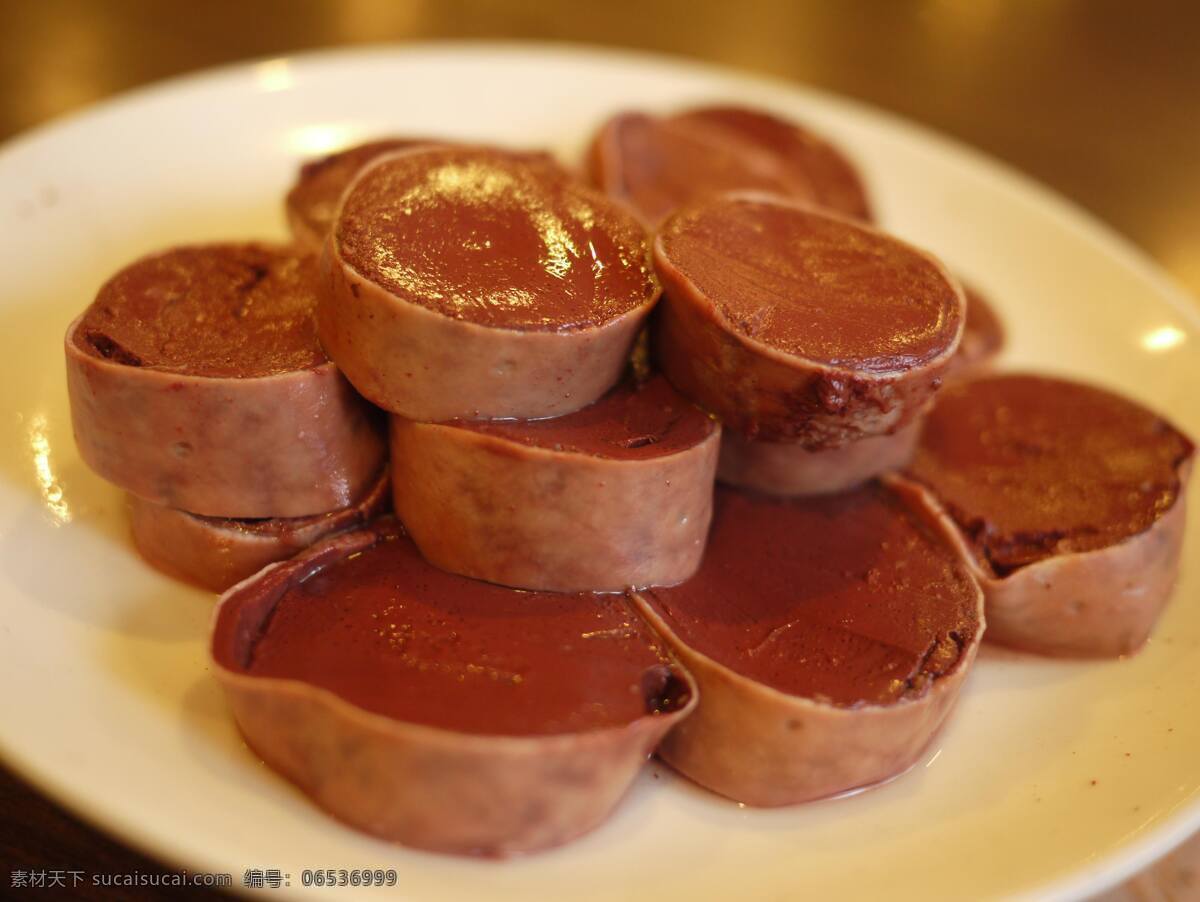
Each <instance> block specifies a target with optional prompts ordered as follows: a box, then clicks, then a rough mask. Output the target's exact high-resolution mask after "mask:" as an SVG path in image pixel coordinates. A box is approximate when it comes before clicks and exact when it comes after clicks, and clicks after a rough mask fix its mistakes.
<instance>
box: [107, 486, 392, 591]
mask: <svg viewBox="0 0 1200 902" xmlns="http://www.w3.org/2000/svg"><path fill="white" fill-rule="evenodd" d="M390 485H391V484H390V482H389V481H388V477H387V471H386V470H384V471H382V472H381V473H380V475H379V478H378V479H376V480H375V484H374V485H372V486H371V487H370V489H369V490H368V491H367V493H366V495H364V496H363V497H362V498H359V499H358V500H357V501H356V502H355V503H354V504H352V505H351V506H350V507H343V508H340V509H339V510H335V511H330V512H329V513H327V514H317V515H316V516H312V517H294V518H286V519H284V518H278V517H277V518H274V519H267V520H233V519H229V518H226V517H202V516H200V515H199V514H190V513H188V512H187V511H181V510H179V509H178V508H174V507H164V506H163V505H161V504H152V503H151V502H149V501H144V500H142V499H141V498H139V497H138V496H137V495H129V496H127V499H126V500H127V503H128V507H129V522H130V526H131V528H132V532H133V542H134V545H136V546H137V550H138V551H139V552H140V553H141V555H142V557H144V558H145V559H146V560H147V561H148V562H149V563H150V564H151V565H152V566H154V567H156V568H158V569H159V570H161V571H163V572H164V573H166V574H167V575H168V576H172V577H174V578H176V579H182V580H184V581H185V582H189V583H192V584H193V585H196V586H199V587H200V588H202V589H208V590H209V591H212V592H224V591H225V590H226V589H228V588H229V587H230V586H232V585H234V584H235V583H239V582H241V581H242V580H243V579H245V578H246V577H248V576H252V575H253V574H255V573H257V572H258V571H259V570H261V569H262V568H263V567H265V566H267V564H273V563H275V562H276V561H282V560H284V559H285V558H289V557H292V556H293V555H294V554H296V553H297V552H298V551H302V550H303V549H305V548H307V547H308V546H310V545H312V544H314V543H315V542H317V541H319V540H320V539H323V538H325V537H326V536H330V535H333V534H334V533H338V532H344V531H346V530H347V529H353V528H355V527H357V526H362V525H363V524H364V523H366V522H367V521H368V520H370V519H372V518H373V517H375V516H377V515H379V514H381V513H383V511H385V510H386V509H387V508H388V506H389V504H390V502H391V491H390Z"/></svg>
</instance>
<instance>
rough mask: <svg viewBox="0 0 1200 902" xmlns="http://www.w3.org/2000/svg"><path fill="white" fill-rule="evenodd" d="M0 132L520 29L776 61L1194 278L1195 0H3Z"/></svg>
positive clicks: (520, 33)
mask: <svg viewBox="0 0 1200 902" xmlns="http://www.w3.org/2000/svg"><path fill="white" fill-rule="evenodd" d="M0 22H2V23H3V28H0V140H2V139H4V138H7V137H9V136H11V135H14V134H16V133H18V132H20V131H22V130H24V129H27V128H30V127H32V126H35V125H37V124H38V123H40V122H44V121H46V120H48V119H51V118H53V117H54V116H58V115H61V114H63V113H66V112H69V111H71V110H74V109H79V108H81V107H83V106H86V105H87V104H90V103H93V102H95V101H97V100H101V99H103V98H105V97H108V96H111V95H113V94H117V93H119V92H121V91H124V90H127V89H129V88H132V87H136V86H138V85H142V84H145V83H147V82H151V81H156V80H158V79H162V78H166V77H169V76H172V75H176V74H179V73H183V72H190V71H194V70H198V69H203V68H206V67H209V66H214V65H219V64H222V63H228V62H232V61H236V60H243V59H247V58H252V57H262V56H276V55H282V54H287V53H293V52H296V51H303V50H307V49H311V48H318V47H326V46H339V45H340V46H347V45H356V44H367V43H377V42H387V41H408V40H426V39H468V40H469V39H485V38H508V39H535V40H550V41H573V42H587V43H591V44H602V45H610V46H619V47H630V48H638V49H645V50H654V51H661V52H666V53H671V54H678V55H682V56H687V57H693V58H699V59H704V60H710V61H712V62H717V63H722V64H725V65H730V66H736V67H738V68H742V69H747V70H752V71H755V72H760V73H767V74H771V75H776V76H781V77H783V78H787V79H791V80H795V81H799V82H803V83H805V84H808V85H812V86H816V87H819V88H824V89H827V90H830V91H834V92H837V93H839V94H843V95H846V96H849V97H853V98H856V99H858V100H862V101H865V102H867V103H870V104H873V105H875V106H878V107H882V108H884V109H888V110H891V111H893V112H895V113H898V114H900V115H903V116H906V117H909V118H911V119H914V120H916V121H918V122H921V123H923V124H925V125H928V126H930V127H932V128H935V129H937V130H939V131H943V132H946V133H948V134H951V135H954V136H955V137H957V138H960V139H961V140H963V141H966V142H967V143H969V144H972V145H975V146H976V147H978V148H980V149H982V150H984V151H986V152H988V153H990V154H993V155H994V156H997V157H999V158H1001V159H1003V160H1005V161H1007V162H1009V163H1010V164H1012V165H1014V166H1016V167H1018V168H1019V169H1022V170H1024V171H1025V172H1027V173H1029V174H1030V175H1032V176H1033V177H1035V178H1037V179H1039V180H1041V181H1044V182H1046V183H1048V184H1050V185H1051V186H1053V187H1054V188H1056V189H1057V190H1058V191H1060V192H1062V193H1063V194H1066V195H1067V196H1068V197H1070V198H1072V199H1073V200H1075V201H1077V202H1078V203H1080V204H1082V205H1083V206H1084V207H1087V208H1088V209H1090V210H1091V211H1092V212H1094V213H1096V214H1097V215H1099V216H1100V217H1101V218H1102V219H1104V220H1106V221H1107V222H1109V223H1110V224H1112V225H1113V226H1115V227H1116V228H1117V229H1118V230H1119V231H1121V232H1123V233H1125V234H1126V235H1127V236H1128V237H1130V238H1132V239H1133V240H1134V241H1135V242H1136V243H1137V244H1139V245H1141V246H1142V247H1143V248H1144V249H1146V250H1147V251H1149V252H1150V254H1151V255H1153V256H1154V257H1155V258H1156V259H1157V260H1158V261H1159V262H1160V263H1161V264H1162V265H1163V266H1164V267H1166V268H1167V269H1168V270H1169V271H1171V272H1172V273H1173V274H1174V275H1175V276H1176V277H1177V278H1178V279H1179V281H1181V282H1182V283H1183V284H1184V285H1185V286H1186V287H1188V288H1189V289H1190V290H1191V292H1192V294H1193V295H1200V3H1197V2H1196V0H1141V2H1137V3H1132V2H1130V0H874V2H872V0H737V2H728V0H712V2H705V0H604V2H591V3H586V2H571V0H562V2H545V0H204V2H195V3H184V2H180V0H175V2H171V0H90V2H89V0H0Z"/></svg>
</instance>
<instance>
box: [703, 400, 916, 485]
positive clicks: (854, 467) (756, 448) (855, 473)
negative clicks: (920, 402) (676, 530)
mask: <svg viewBox="0 0 1200 902" xmlns="http://www.w3.org/2000/svg"><path fill="white" fill-rule="evenodd" d="M920 437H921V421H920V420H919V419H918V420H913V421H912V422H911V423H909V424H908V425H907V426H901V427H900V428H899V429H898V430H896V431H895V432H893V433H892V434H891V435H872V436H868V437H867V438H862V439H859V440H858V441H855V442H851V443H850V444H848V445H843V446H842V447H840V448H827V449H824V450H816V451H810V450H808V449H807V448H805V447H804V446H803V445H797V444H795V443H793V442H764V441H757V440H755V439H747V438H743V437H742V436H740V435H738V434H737V433H736V432H733V431H728V432H725V433H724V434H723V435H722V436H721V457H720V460H719V462H718V464H717V479H719V480H720V481H721V482H724V483H727V484H728V485H735V486H739V487H741V488H745V489H753V490H754V491H757V492H765V493H767V494H769V495H828V494H833V493H835V492H844V491H846V490H847V489H851V488H854V487H855V486H857V485H861V484H862V483H864V482H866V481H867V480H869V479H873V478H875V477H876V476H880V475H882V474H883V473H890V472H892V471H894V470H898V469H900V468H901V467H904V466H905V465H907V464H908V462H909V461H910V460H911V459H912V455H913V451H914V449H915V448H916V445H917V440H918V439H919V438H920Z"/></svg>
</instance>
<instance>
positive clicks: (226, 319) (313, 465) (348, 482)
mask: <svg viewBox="0 0 1200 902" xmlns="http://www.w3.org/2000/svg"><path fill="white" fill-rule="evenodd" d="M316 284H317V277H316V268H315V263H314V261H312V260H311V259H306V258H302V257H300V256H297V255H295V254H294V253H292V252H290V251H287V250H284V249H279V248H273V247H268V246H263V245H256V244H213V245H201V246H193V247H180V248H175V249H173V250H169V251H165V252H163V253H160V254H155V255H153V256H150V257H146V258H144V259H142V260H139V261H138V262H136V263H134V264H132V265H130V266H128V267H126V268H125V269H123V270H121V271H120V272H119V273H117V275H115V276H113V278H112V279H110V280H109V281H108V282H107V283H106V284H105V285H104V286H103V287H102V288H101V289H100V292H99V294H98V295H97V297H96V300H95V302H94V303H93V304H92V305H91V306H90V307H88V309H87V310H86V311H85V312H84V313H83V315H82V316H80V317H79V319H77V320H76V321H75V322H73V323H72V324H71V326H70V328H69V329H68V330H67V336H66V356H67V389H68V394H69V397H70V402H71V418H72V424H73V426H74V430H75V441H76V443H77V444H78V446H79V452H80V455H81V456H82V457H83V459H84V461H85V462H86V463H87V464H88V465H89V466H91V468H92V469H93V470H95V471H96V472H97V473H99V474H100V475H101V476H103V477H104V478H105V479H107V480H109V481H110V482H113V483H115V484H116V485H118V486H120V487H121V488H123V489H125V490H126V491H128V492H130V493H132V494H134V495H137V496H139V497H140V498H143V499H145V500H146V501H150V502H153V503H155V504H162V505H167V506H169V507H176V508H180V509H181V510H186V511H190V512H192V513H196V514H203V515H207V516H215V517H237V518H258V517H304V516H308V515H310V514H322V513H325V512H327V511H331V510H335V509H337V508H340V507H346V506H348V505H350V504H352V503H353V502H354V501H355V499H357V498H359V497H361V496H362V495H363V493H365V492H366V491H367V489H368V488H369V486H370V484H371V482H372V481H373V480H374V479H375V477H376V474H378V473H379V471H380V469H381V467H382V465H383V459H384V452H385V448H384V441H383V437H382V436H381V435H380V433H379V429H378V423H377V421H376V417H375V416H374V413H373V411H371V410H370V408H369V406H368V405H367V404H366V403H364V401H363V400H362V398H360V397H359V396H358V395H357V394H355V392H354V389H353V388H351V387H350V384H349V383H348V382H346V380H345V379H343V378H342V376H341V374H340V373H339V372H338V371H337V369H336V368H335V367H334V365H333V364H332V363H331V362H330V361H329V359H328V358H327V357H326V356H325V353H324V351H323V350H322V349H321V345H320V344H319V342H318V341H317V335H316V329H315V326H314V322H313V309H314V306H315V304H316Z"/></svg>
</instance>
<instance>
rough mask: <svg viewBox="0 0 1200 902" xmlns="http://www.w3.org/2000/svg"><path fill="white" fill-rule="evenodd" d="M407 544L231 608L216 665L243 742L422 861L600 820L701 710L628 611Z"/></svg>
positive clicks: (375, 550) (281, 570) (282, 571)
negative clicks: (431, 559)
mask: <svg viewBox="0 0 1200 902" xmlns="http://www.w3.org/2000/svg"><path fill="white" fill-rule="evenodd" d="M397 533H398V527H397V526H396V524H395V523H394V522H389V521H387V520H384V521H377V523H376V524H375V525H374V526H372V527H370V528H368V529H365V530H358V531H355V532H351V533H344V534H342V535H341V536H337V537H334V538H333V539H330V540H327V541H325V542H323V543H322V544H320V545H317V546H314V547H313V548H312V549H310V550H309V551H307V552H305V553H304V554H302V555H301V556H300V557H298V558H296V559H294V560H292V561H288V562H284V563H281V564H275V565H272V566H271V567H268V568H267V569H265V570H263V571H262V572H261V573H260V574H259V575H258V576H256V577H253V578H251V579H249V580H247V581H245V582H243V583H241V584H240V585H239V586H236V587H234V588H233V589H231V590H230V591H229V592H228V593H226V594H225V596H224V597H223V598H222V599H221V602H220V604H219V607H218V609H217V614H216V619H215V625H214V630H213V636H212V646H211V652H212V660H213V663H214V667H213V670H214V673H215V674H216V676H217V678H218V679H219V680H220V682H221V683H222V684H223V686H224V688H225V691H226V695H227V697H228V699H229V702H230V705H231V707H232V709H233V714H234V717H235V718H236V719H237V722H238V726H239V727H240V728H241V730H242V733H243V735H244V736H245V737H246V741H247V743H248V744H249V745H250V747H251V748H253V749H254V750H255V751H256V752H257V753H258V754H259V755H261V756H262V758H263V760H265V761H266V762H267V764H268V765H270V766H271V767H272V768H274V769H275V770H277V771H279V772H280V773H282V774H283V775H284V776H286V777H287V778H288V779H290V780H292V781H294V782H295V783H296V784H297V785H298V786H299V787H300V788H301V789H302V790H304V791H305V792H306V793H307V794H308V795H310V796H311V797H312V798H313V800H314V801H315V802H316V803H317V804H318V805H320V806H321V807H322V808H324V809H326V810H327V811H328V812H329V813H331V814H332V815H334V816H335V817H337V818H338V819H340V820H342V821H344V822H345V823H347V824H350V825H352V826H354V827H356V828H358V829H360V830H363V831H366V832H368V833H372V834H374V835H376V836H379V837H382V838H384V839H387V840H391V841H394V842H399V843H403V844H405V845H409V846H415V847H417V848H422V849H431V850H434V851H438V852H452V853H458V854H474V855H492V856H501V855H509V854H513V853H518V852H532V851H536V850H538V849H545V848H548V847H551V846H556V845H559V844H561V843H565V842H567V841H568V840H570V839H573V838H574V837H576V836H579V835H580V834H583V833H586V832H587V831H589V830H591V829H593V828H594V827H596V826H597V825H599V824H600V823H601V822H602V821H603V820H604V819H605V818H607V817H608V815H609V813H610V812H611V811H612V809H613V807H614V806H615V805H616V804H617V802H618V801H619V800H620V798H621V797H622V795H624V793H625V791H626V790H627V789H628V788H629V785H630V784H631V783H632V782H633V780H634V778H635V777H636V776H637V774H638V771H639V770H640V768H641V767H642V764H643V763H644V762H645V760H646V758H647V756H648V755H649V754H650V753H651V752H652V751H653V750H654V748H655V746H656V745H657V744H658V741H659V739H660V738H661V737H662V735H663V733H665V732H666V731H667V730H668V729H669V728H670V727H672V726H674V725H675V724H676V723H678V722H679V721H680V720H681V719H682V718H683V717H685V716H686V715H687V714H688V713H689V712H690V710H691V708H692V707H693V705H694V697H695V687H694V685H693V684H692V682H691V679H690V677H688V675H687V674H686V673H684V672H683V671H682V670H681V669H680V668H679V667H677V666H676V665H675V664H674V663H673V662H672V660H671V659H670V658H669V657H668V656H667V655H666V653H665V652H664V651H663V650H662V649H660V647H659V645H658V642H657V640H656V638H655V637H654V635H653V634H652V633H651V632H650V630H649V629H648V628H647V627H646V626H645V624H644V623H643V622H642V621H641V619H640V618H639V617H638V615H637V614H636V612H634V611H633V610H632V609H631V608H630V607H629V606H628V604H627V602H626V600H625V599H624V598H623V597H622V596H595V595H557V594H539V593H528V592H517V591H514V590H511V589H504V588H501V587H499V586H493V585H489V584H487V583H481V582H476V581H474V580H469V579H465V578H463V577H460V576H453V575H451V574H448V573H445V572H443V571H441V570H438V569H437V568H435V567H433V566H431V565H430V564H427V563H426V562H425V561H424V560H422V558H421V556H420V555H419V554H418V553H417V550H416V548H415V547H414V546H413V544H412V543H411V542H410V541H409V540H408V539H407V538H404V537H403V536H401V535H398V534H397Z"/></svg>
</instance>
